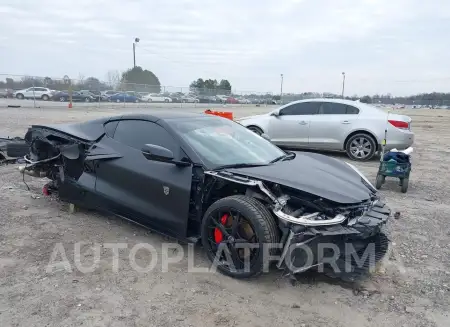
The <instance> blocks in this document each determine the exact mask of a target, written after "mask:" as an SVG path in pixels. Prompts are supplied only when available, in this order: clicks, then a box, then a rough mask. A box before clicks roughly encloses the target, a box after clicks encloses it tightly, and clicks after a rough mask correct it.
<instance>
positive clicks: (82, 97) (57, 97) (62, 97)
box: [52, 91, 95, 102]
mask: <svg viewBox="0 0 450 327" xmlns="http://www.w3.org/2000/svg"><path fill="white" fill-rule="evenodd" d="M52 100H53V101H60V102H66V101H70V94H69V92H67V91H59V92H57V93H55V94H54V95H53V96H52ZM72 101H74V102H75V101H84V102H92V101H95V98H94V97H93V96H92V95H89V94H82V93H80V92H72Z"/></svg>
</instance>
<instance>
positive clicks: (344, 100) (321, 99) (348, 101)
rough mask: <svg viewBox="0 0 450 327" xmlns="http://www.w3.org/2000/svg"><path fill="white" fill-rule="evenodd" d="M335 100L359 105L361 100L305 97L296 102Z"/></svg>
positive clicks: (335, 101)
mask: <svg viewBox="0 0 450 327" xmlns="http://www.w3.org/2000/svg"><path fill="white" fill-rule="evenodd" d="M324 101H325V102H334V103H342V104H348V105H353V106H357V105H359V104H360V103H361V102H358V101H353V100H346V99H337V98H314V99H303V100H299V101H295V102H324Z"/></svg>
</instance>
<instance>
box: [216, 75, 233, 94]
mask: <svg viewBox="0 0 450 327" xmlns="http://www.w3.org/2000/svg"><path fill="white" fill-rule="evenodd" d="M219 89H220V90H224V91H225V94H227V95H228V94H230V93H231V83H230V82H229V81H228V80H226V79H223V80H221V81H220V83H219Z"/></svg>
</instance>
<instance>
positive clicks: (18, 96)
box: [16, 93, 25, 100]
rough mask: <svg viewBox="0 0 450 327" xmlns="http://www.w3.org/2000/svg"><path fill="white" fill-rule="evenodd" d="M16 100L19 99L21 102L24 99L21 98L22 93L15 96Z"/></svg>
mask: <svg viewBox="0 0 450 327" xmlns="http://www.w3.org/2000/svg"><path fill="white" fill-rule="evenodd" d="M16 98H17V99H19V100H23V99H24V98H25V97H24V96H23V94H22V93H19V94H17V95H16Z"/></svg>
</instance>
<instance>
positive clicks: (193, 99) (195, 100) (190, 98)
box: [181, 95, 200, 103]
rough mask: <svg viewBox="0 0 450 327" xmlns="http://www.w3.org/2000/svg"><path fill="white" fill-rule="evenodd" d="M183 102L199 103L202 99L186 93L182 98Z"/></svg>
mask: <svg viewBox="0 0 450 327" xmlns="http://www.w3.org/2000/svg"><path fill="white" fill-rule="evenodd" d="M181 102H184V103H199V102H200V100H199V99H198V98H197V97H194V96H192V95H184V96H183V97H182V98H181Z"/></svg>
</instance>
